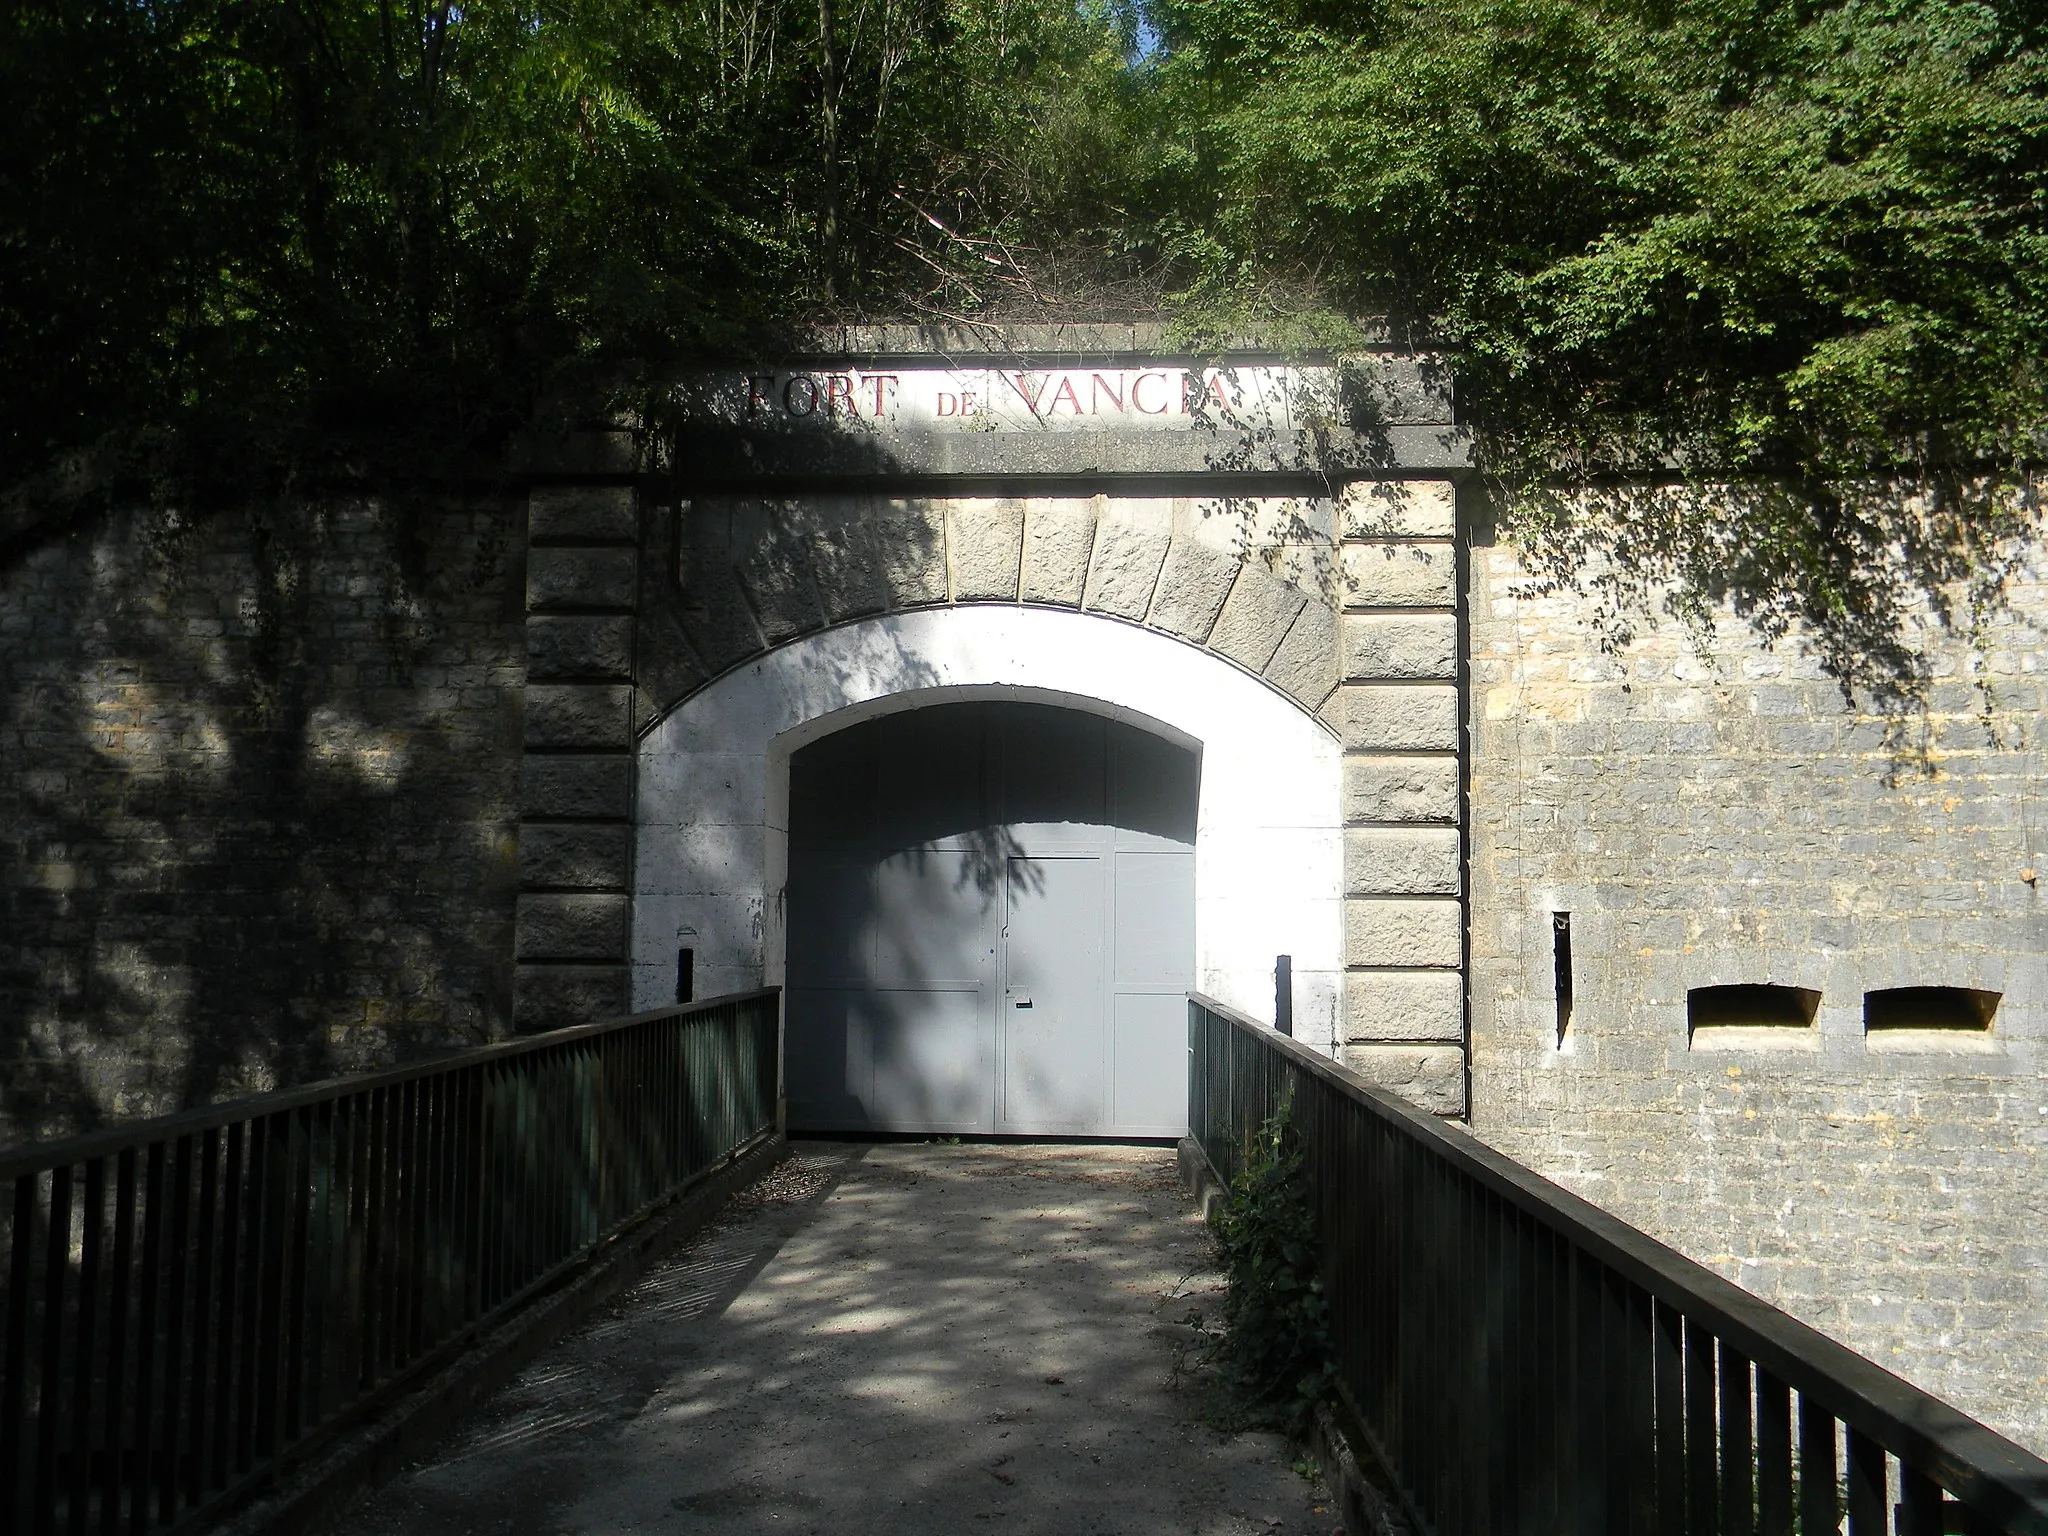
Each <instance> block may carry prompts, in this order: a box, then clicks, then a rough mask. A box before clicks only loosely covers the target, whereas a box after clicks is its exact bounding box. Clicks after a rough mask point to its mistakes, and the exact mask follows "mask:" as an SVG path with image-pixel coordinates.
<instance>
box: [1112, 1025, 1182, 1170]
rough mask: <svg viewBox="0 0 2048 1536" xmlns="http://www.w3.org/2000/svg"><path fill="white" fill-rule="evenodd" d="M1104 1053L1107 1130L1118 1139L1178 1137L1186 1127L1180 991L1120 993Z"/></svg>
mask: <svg viewBox="0 0 2048 1536" xmlns="http://www.w3.org/2000/svg"><path fill="white" fill-rule="evenodd" d="M1115 1029H1116V1038H1115V1040H1114V1041H1113V1042H1112V1045H1111V1051H1110V1116H1109V1118H1110V1125H1109V1129H1110V1130H1112V1131H1115V1132H1117V1133H1118V1134H1120V1135H1124V1136H1180V1135H1184V1134H1186V1132H1187V1128H1188V1000H1187V994H1186V993H1185V992H1135V993H1134V992H1122V993H1119V994H1118V995H1117V999H1116V1025H1115Z"/></svg>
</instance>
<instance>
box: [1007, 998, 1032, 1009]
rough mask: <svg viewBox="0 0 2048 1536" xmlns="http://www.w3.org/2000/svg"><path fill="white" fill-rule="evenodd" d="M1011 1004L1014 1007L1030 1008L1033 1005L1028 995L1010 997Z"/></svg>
mask: <svg viewBox="0 0 2048 1536" xmlns="http://www.w3.org/2000/svg"><path fill="white" fill-rule="evenodd" d="M1010 1006H1011V1007H1012V1008H1029V1007H1030V1006H1031V999H1030V998H1028V997H1013V998H1011V999H1010Z"/></svg>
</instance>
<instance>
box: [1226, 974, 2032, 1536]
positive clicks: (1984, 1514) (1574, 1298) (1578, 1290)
mask: <svg viewBox="0 0 2048 1536" xmlns="http://www.w3.org/2000/svg"><path fill="white" fill-rule="evenodd" d="M1189 1045H1190V1052H1191V1055H1190V1076H1189V1092H1188V1115H1189V1121H1190V1125H1191V1128H1192V1130H1193V1134H1194V1136H1195V1138H1196V1140H1197V1141H1198V1142H1199V1143H1200V1144H1201V1147H1202V1150H1203V1151H1204V1153H1205V1154H1206V1155H1207V1156H1208V1159H1209V1161H1210V1163H1211V1164H1212V1166H1213V1167H1214V1168H1215V1170H1216V1171H1217V1173H1219V1174H1220V1175H1222V1176H1223V1177H1224V1178H1225V1179H1228V1178H1230V1177H1231V1176H1232V1175H1233V1174H1235V1172H1236V1171H1237V1169H1238V1166H1239V1163H1240V1160H1241V1158H1242V1155H1243V1152H1244V1149H1245V1147H1246V1146H1247V1145H1248V1144H1249V1143H1248V1138H1249V1137H1250V1136H1251V1135H1252V1134H1253V1133H1254V1132H1255V1131H1257V1130H1258V1128H1259V1127H1260V1126H1261V1125H1263V1124H1264V1123H1265V1122H1266V1121H1267V1120H1268V1119H1269V1117H1271V1116H1273V1115H1275V1114H1279V1113H1285V1114H1286V1115H1287V1116H1289V1117H1290V1119H1291V1121H1292V1124H1293V1126H1294V1127H1295V1129H1296V1131H1297V1133H1298V1134H1299V1136H1300V1138H1301V1141H1302V1144H1303V1147H1304V1150H1305V1154H1306V1166H1307V1170H1308V1177H1309V1181H1310V1185H1311V1190H1310V1197H1311V1200H1312V1202H1313V1207H1314V1209H1315V1210H1316V1211H1317V1213H1318V1218H1319V1222H1320V1231H1321V1237H1322V1241H1323V1265H1324V1284H1325V1286H1326V1289H1327V1292H1328V1298H1329V1305H1330V1329H1331V1334H1332V1341H1333V1344H1334V1349H1335V1355H1336V1371H1337V1376H1338V1380H1339V1390H1340V1392H1341V1395H1342V1396H1343V1398H1344V1400H1345V1406H1346V1407H1348V1409H1349V1410H1350V1412H1351V1414H1352V1415H1353V1416H1355V1418H1356V1419H1357V1421H1358V1422H1359V1423H1360V1424H1361V1425H1362V1426H1363V1428H1364V1430H1365V1432H1366V1434H1367V1436H1368V1437H1369V1438H1370V1440H1371V1441H1372V1442H1373V1447H1372V1448H1373V1449H1374V1451H1375V1452H1376V1453H1377V1454H1378V1455H1379V1457H1380V1459H1381V1460H1382V1462H1383V1463H1384V1464H1385V1465H1386V1467H1387V1468H1388V1469H1389V1470H1390V1471H1391V1472H1392V1474H1393V1476H1394V1478H1395V1480H1396V1482H1397V1484H1398V1490H1399V1492H1400V1494H1401V1496H1402V1498H1403V1501H1404V1502H1406V1503H1407V1504H1408V1505H1409V1512H1410V1514H1411V1515H1412V1516H1414V1517H1416V1518H1419V1519H1420V1520H1421V1521H1422V1522H1423V1525H1424V1527H1425V1529H1426V1530H1428V1531H1431V1532H1434V1533H1437V1536H1454V1533H1456V1536H1464V1533H1474V1536H1477V1533H1482V1532H1484V1533H1503V1532H1516V1533H1534V1532H1559V1533H1574V1536H1576V1533H1607V1532H1618V1533H1644V1536H1651V1533H1654V1536H1709V1533H1715V1536H1719V1533H1728V1536H1793V1533H1794V1532H1798V1533H1802V1536H1821V1533H1834V1532H1837V1531H1840V1530H1842V1529H1843V1528H1844V1517H1845V1516H1846V1522H1847V1523H1846V1528H1847V1530H1848V1531H1849V1533H1850V1536H1879V1533H1890V1532H1897V1533H1898V1536H1938V1533H1942V1532H1994V1531H1995V1532H2015V1533H2018V1532H2028V1533H2043V1532H2048V1462H2043V1461H2042V1460H2040V1459H2039V1458H2038V1457H2036V1456H2033V1455H2031V1454H2030V1453H2028V1452H2027V1451H2026V1450H2024V1449H2023V1448H2021V1447H2020V1446H2018V1445H2015V1444H2013V1443H2012V1442H2011V1441H2009V1440H2007V1439H2004V1438H2003V1437H2002V1436H2000V1435H1998V1434H1995V1433H1994V1432H1993V1431H1991V1430H1989V1429H1987V1428H1986V1427H1985V1426H1983V1425H1982V1424H1979V1423H1978V1422H1977V1421H1976V1420H1974V1419H1971V1418H1968V1417H1966V1416H1965V1415H1964V1414H1962V1413H1959V1412H1958V1411H1956V1410H1955V1409H1954V1408H1951V1407H1950V1406H1949V1405H1948V1404H1946V1403H1944V1402H1942V1401H1940V1400H1939V1399H1937V1398H1934V1397H1930V1396H1929V1395H1928V1394H1927V1393H1925V1392H1922V1391H1920V1390H1919V1389H1918V1388H1916V1387H1913V1386H1910V1385H1908V1384H1907V1383H1906V1382H1904V1381H1901V1380H1900V1379H1899V1378H1898V1377H1896V1376H1894V1375H1892V1374H1891V1373H1890V1372H1889V1371H1886V1370H1883V1369H1882V1368H1880V1367H1879V1366H1876V1365H1874V1364H1872V1363H1871V1362H1870V1361H1868V1360H1866V1359H1864V1358H1863V1357H1862V1356H1861V1355H1858V1354H1855V1353H1854V1352H1852V1351H1850V1350H1848V1349H1844V1348H1843V1347H1842V1346H1841V1345H1839V1344H1836V1343H1834V1342H1833V1341H1832V1340H1830V1339H1827V1338H1824V1337H1823V1336H1822V1335H1820V1334H1819V1333H1816V1332H1815V1331H1814V1330H1813V1329H1811V1328H1808V1327H1807V1326H1805V1325H1804V1324H1803V1323H1799V1322H1797V1321H1795V1320H1794V1319H1792V1318H1791V1317H1789V1316H1787V1315H1786V1314H1785V1313H1783V1312H1780V1311H1778V1310H1777V1309H1776V1308H1775V1307H1772V1306H1769V1305H1768V1304H1766V1303H1765V1302H1762V1301H1760V1300H1758V1299H1757V1298H1756V1297H1754V1296H1751V1295H1750V1294H1748V1293H1747V1292H1746V1291H1743V1290H1741V1289H1740V1288H1738V1287H1737V1286H1734V1285H1732V1284H1730V1283H1729V1282H1727V1281H1725V1280H1723V1279H1722V1278H1721V1277H1720V1276H1718V1275H1716V1274H1713V1273H1712V1272H1711V1271H1709V1270H1706V1269H1703V1268H1701V1267H1700V1266H1699V1265H1697V1264H1695V1263H1693V1262H1692V1261H1690V1260H1689V1259H1686V1258H1684V1257H1683V1256H1681V1255H1680V1254H1678V1253H1676V1252H1674V1251H1673V1250H1671V1249H1669V1248H1667V1247H1665V1246H1664V1245H1663V1244H1661V1243H1658V1242H1656V1241H1654V1240H1653V1239H1651V1238H1649V1237H1647V1236H1645V1235H1644V1234H1643V1233H1641V1232H1639V1231H1637V1230H1636V1229H1635V1228H1633V1227H1630V1226H1628V1225H1627V1224H1626V1223H1624V1222H1622V1221H1619V1220H1617V1219H1616V1218H1615V1217H1613V1216H1610V1215H1608V1214H1607V1213H1606V1212H1604V1211H1601V1210H1599V1209H1598V1208H1597V1207H1595V1206H1592V1205H1589V1204H1588V1203H1587V1202H1586V1201H1584V1200H1581V1199H1579V1198H1578V1197H1577V1196H1576V1195H1572V1194H1570V1193H1568V1192H1567V1191H1565V1190H1563V1189H1560V1188H1559V1187H1558V1186H1557V1185H1555V1184H1552V1183H1550V1182H1549V1181H1548V1180H1546V1179H1542V1178H1539V1177H1538V1176H1537V1175H1535V1174H1533V1173H1531V1172H1529V1170H1527V1169H1526V1168H1523V1167H1522V1166H1521V1165H1519V1164H1518V1163H1515V1162H1513V1161H1512V1160H1510V1159H1508V1158H1506V1157H1503V1156H1501V1155H1500V1154H1498V1153H1496V1152H1493V1151H1490V1150H1489V1149H1488V1148H1486V1147H1484V1146H1481V1145H1480V1144H1479V1143H1478V1142H1476V1141H1474V1140H1473V1139H1472V1138H1471V1137H1470V1136H1467V1135H1465V1134H1463V1133H1461V1132H1459V1131H1456V1130H1453V1129H1449V1128H1447V1127H1445V1126H1443V1125H1441V1124H1439V1123H1438V1122H1436V1121H1435V1120H1434V1119H1432V1118H1431V1117H1430V1116H1428V1115H1426V1114H1423V1113H1422V1112H1420V1111H1418V1110H1415V1109H1413V1108H1411V1107H1410V1106H1408V1105H1407V1104H1406V1103H1404V1102H1402V1101H1401V1100H1400V1099H1397V1098H1395V1097H1394V1096H1393V1095H1391V1094H1387V1093H1383V1092H1380V1091H1378V1090H1376V1089H1373V1088H1370V1087H1367V1086H1365V1085H1364V1084H1363V1083H1361V1082H1360V1081H1359V1080H1358V1079H1356V1078H1354V1077H1353V1076H1352V1075H1351V1074H1350V1073H1348V1072H1345V1071H1344V1070H1342V1069H1341V1068H1339V1067H1337V1066H1335V1065H1334V1064H1333V1063H1331V1062H1329V1061H1327V1060H1325V1059H1324V1058H1322V1057H1321V1056H1318V1055H1316V1054H1315V1053H1313V1052H1311V1051H1308V1050H1306V1049H1304V1048H1303V1047H1301V1046H1299V1045H1297V1044H1295V1043H1294V1042H1293V1041H1292V1040H1288V1039H1285V1038H1283V1037H1281V1036H1279V1035H1277V1034H1275V1033H1274V1032H1273V1031H1272V1030H1270V1029H1267V1028H1266V1027H1264V1026H1263V1025H1260V1024H1258V1023H1255V1022H1253V1021H1252V1020H1249V1019H1246V1018H1244V1017H1243V1016H1242V1015H1239V1014H1236V1013H1233V1012H1231V1011H1230V1010H1229V1009H1228V1008H1226V1007H1224V1006H1223V1005H1222V1004H1220V1003H1216V1002H1212V1001H1210V1000H1208V999H1206V998H1200V997H1195V998H1191V999H1190V1001H1189ZM1983 1342H1984V1345H1985V1347H1987V1348H1996V1347H1997V1341H1996V1340H1995V1339H1987V1340H1985V1341H1983Z"/></svg>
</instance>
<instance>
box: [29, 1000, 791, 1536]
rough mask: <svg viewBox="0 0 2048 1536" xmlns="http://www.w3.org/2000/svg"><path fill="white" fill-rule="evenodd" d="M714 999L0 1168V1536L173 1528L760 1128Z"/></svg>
mask: <svg viewBox="0 0 2048 1536" xmlns="http://www.w3.org/2000/svg"><path fill="white" fill-rule="evenodd" d="M780 1074H781V1001H780V997H779V995H778V994H777V993H776V992H774V991H772V990H771V991H763V992H753V993H747V994H744V995H740V996H734V997H726V998H714V999H710V1000H707V1001H705V1002H702V1003H697V1004H692V1005H689V1006H687V1007H682V1008H670V1009H663V1010H661V1011H660V1012H657V1013H649V1014H641V1015H637V1016H635V1017H632V1018H627V1019H620V1020H616V1021H613V1022H609V1023H603V1024H592V1025H588V1026H585V1027H582V1028H578V1029H565V1030H558V1031H555V1032H554V1033H551V1034H546V1035H536V1036H533V1037H530V1038H527V1039H521V1040H516V1041H511V1042H508V1043H506V1044H503V1045H496V1046H490V1047H487V1048H485V1049H482V1050H476V1051H470V1052H466V1053H464V1054H462V1055H459V1056H454V1057H448V1058H444V1059H442V1060H439V1061H435V1062H431V1063H427V1064H423V1065H420V1066H414V1067H406V1068H401V1069H398V1070H396V1071H390V1072H382V1073H377V1074H375V1075H372V1076H366V1077H358V1078H349V1079H343V1080H340V1081H336V1082H331V1083H324V1084H319V1085H316V1086H313V1087H307V1088H300V1089H294V1090H291V1091H289V1092H285V1093H275V1094H269V1095H265V1096H263V1097H260V1098H253V1099H244V1100H241V1101H239V1102H235V1103H230V1104H221V1105H218V1106H215V1107H212V1108H209V1109H200V1110H194V1111H191V1112H189V1113H185V1114H179V1115H171V1116H168V1117H165V1118H163V1119H157V1120H147V1121H140V1122H136V1123H134V1124H130V1125H123V1126H118V1127H115V1128H114V1129H111V1130H108V1131H105V1132H101V1133H97V1134H94V1135H89V1136H81V1137H76V1138H73V1139H71V1140H67V1141H60V1142H52V1143H46V1144H31V1145H27V1146H21V1147H15V1148H12V1149H8V1150H6V1151H4V1152H0V1181H4V1182H0V1191H4V1192H5V1193H6V1195H7V1199H6V1206H5V1209H4V1210H0V1325H4V1329H5V1332H4V1336H0V1529H4V1530H6V1531H9V1532H21V1533H23V1536H30V1533H33V1536H54V1533H56V1532H60V1531H62V1532H66V1533H69V1536H86V1533H104V1536H114V1533H117V1532H130V1533H135V1532H145V1531H150V1530H156V1529H160V1528H162V1527H165V1526H169V1525H172V1524H174V1523H179V1522H183V1521H187V1520H189V1519H191V1518H193V1517H194V1516H195V1515H198V1516H199V1517H200V1518H204V1516H203V1513H202V1512H203V1511H204V1510H205V1509H206V1508H207V1507H208V1506H214V1505H219V1504H223V1503H225V1502H226V1501H228V1500H230V1499H231V1498H234V1497H236V1496H238V1495H240V1494H242V1493H245V1492H247V1491H248V1490H249V1489H250V1488H251V1487H252V1486H254V1485H255V1484H257V1483H258V1482H259V1481H261V1480H262V1479H264V1478H266V1477H267V1476H268V1475H270V1474H271V1473H273V1472H275V1471H276V1470H277V1468H278V1467H279V1466H280V1465H281V1464H282V1463H284V1462H286V1461H288V1460H291V1459H294V1458H296V1457H297V1456H298V1455H300V1454H303V1453H304V1452H305V1451H306V1450H307V1449H309V1448H310V1447H311V1445H312V1444H314V1443H315V1442H317V1441H319V1440H322V1439H324V1438H326V1437H327V1436H329V1435H331V1434H333V1433H336V1432H338V1431H339V1430H341V1429H343V1428H345V1427H347V1426H348V1425H349V1424H352V1423H356V1422H360V1421H361V1419H362V1418H363V1417H365V1416H366V1415H367V1414H368V1413H370V1412H373V1411H375V1410H376V1409H378V1408H379V1407H381V1406H382V1405H383V1404H385V1403H386V1402H388V1401H389V1400H390V1399H391V1398H392V1396H393V1395H394V1394H395V1393H396V1392H397V1391H399V1390H402V1389H403V1387H404V1386H405V1385H407V1384H408V1382H409V1381H410V1380H415V1379H418V1378H419V1377H420V1376H422V1375H424V1374H425V1373H427V1372H428V1371H430V1370H432V1369H433V1368H434V1367H435V1366H436V1365H437V1364H438V1363H440V1362H441V1361H443V1360H445V1359H447V1358H449V1357H451V1356H452V1355H453V1354H455V1353H456V1352H458V1351H459V1350H460V1349H461V1348H462V1347H463V1346H464V1345H465V1344H466V1343H468V1342H469V1341H470V1340H471V1339H473V1338H474V1336H475V1335H477V1334H478V1333H479V1332H480V1331H482V1330H483V1329H485V1328H487V1327H489V1326H491V1325H492V1324H493V1323H495V1322H496V1321H497V1320H499V1319H501V1318H503V1317H505V1316H507V1315H509V1314H510V1313H511V1312H512V1311H513V1310H514V1309H516V1308H517V1307H518V1306H519V1305H520V1304H521V1303H522V1302H523V1301H524V1300H526V1299H528V1298H530V1297H532V1296H533V1295H534V1294H535V1293H537V1292H539V1291H541V1290H542V1289H544V1288H545V1287H547V1286H548V1285H549V1284H550V1283H551V1282H553V1281H555V1280H556V1279H557V1278H558V1277H560V1276H562V1275H563V1274H564V1273H565V1272H567V1271H568V1270H569V1269H571V1268H572V1267H573V1266H574V1265H575V1264H576V1263H577V1262H578V1261H579V1260H581V1259H583V1258H584V1257H586V1256H587V1255H589V1254H590V1253H591V1251H592V1250H593V1249H595V1248H596V1247H597V1246H598V1245H599V1244H600V1243H602V1242H604V1241H605V1240H606V1239H608V1238H610V1237H611V1236H613V1235H614V1234H616V1233H618V1232H620V1231H621V1230H623V1229H624V1228H626V1227H628V1226H630V1225H631V1224H632V1223H633V1222H634V1221H635V1220H636V1219H638V1218H639V1217H641V1216H642V1215H644V1214H645V1213H647V1212H648V1211H649V1210H650V1209H651V1208H652V1207H654V1206H655V1205H656V1204H657V1203H659V1202H660V1201H662V1200H664V1199H665V1198H667V1197H669V1196H672V1195H674V1194H676V1193H677V1192H678V1191H680V1190H682V1189H683V1188H685V1187H687V1186H688V1185H690V1184H691V1183H693V1182H694V1181H695V1180H696V1179H697V1178H698V1177H699V1176H701V1175H704V1174H707V1173H708V1172H710V1171H712V1170H714V1169H716V1168H718V1167H720V1166H723V1165H724V1164H725V1163H727V1162H728V1161H729V1160H730V1159H732V1158H733V1157H735V1156H736V1155H738V1154H739V1153H741V1152H742V1151H744V1150H746V1149H747V1148H749V1147H750V1146H751V1145H752V1144H753V1143H755V1142H757V1141H759V1140H761V1139H763V1138H764V1137H766V1136H768V1135H770V1134H771V1133H773V1132H774V1130H775V1129H776V1126H777V1114H778V1099H779V1094H780Z"/></svg>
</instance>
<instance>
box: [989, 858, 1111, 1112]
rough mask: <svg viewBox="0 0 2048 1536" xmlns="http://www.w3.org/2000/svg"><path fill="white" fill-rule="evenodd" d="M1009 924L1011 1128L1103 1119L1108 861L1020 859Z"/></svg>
mask: <svg viewBox="0 0 2048 1536" xmlns="http://www.w3.org/2000/svg"><path fill="white" fill-rule="evenodd" d="M1009 862H1010V869H1011V878H1010V879H1009V881H1008V882H1007V889H1008V893H1009V917H1008V924H1007V927H1006V929H1005V932H1004V946H1003V948H1004V989H1005V990H1004V993H1003V1008H1002V1016H1003V1023H1002V1029H1003V1081H1002V1098H1001V1103H1002V1128H1003V1129H1004V1130H1006V1131H1035V1132H1053V1133H1063V1134H1082V1133H1086V1132H1090V1131H1099V1130H1100V1129H1101V1127H1102V1120H1103V1092H1102V1090H1103V1075H1104V1073H1103V1066H1104V1063H1103V1054H1104V1052H1103V1046H1104V1044H1105V1041H1104V1038H1103V1034H1104V1031H1103V1025H1104V1023H1105V1022H1106V1021H1105V1020H1104V1018H1103V1013H1104V1009H1103V1003H1104V1002H1105V998H1104V995H1103V994H1104V990H1105V989H1104V987H1103V981H1104V975H1103V963H1102V961H1103V955H1102V940H1103V932H1102V929H1103V923H1102V919H1103V889H1102V885H1103V878H1102V877H1103V861H1102V860H1101V859H1100V858H1068V857H1060V858H1014V857H1013V858H1012V859H1011V860H1010V861H1009Z"/></svg>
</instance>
